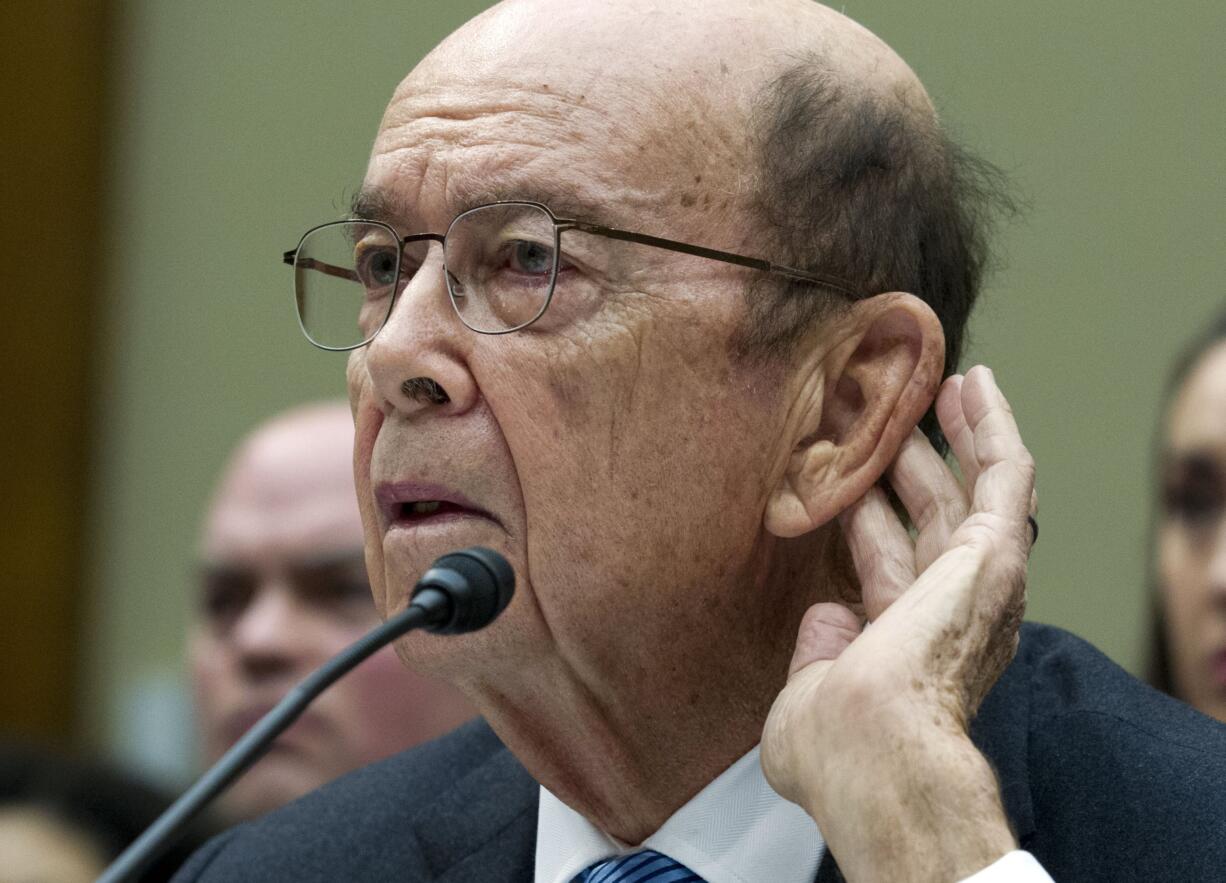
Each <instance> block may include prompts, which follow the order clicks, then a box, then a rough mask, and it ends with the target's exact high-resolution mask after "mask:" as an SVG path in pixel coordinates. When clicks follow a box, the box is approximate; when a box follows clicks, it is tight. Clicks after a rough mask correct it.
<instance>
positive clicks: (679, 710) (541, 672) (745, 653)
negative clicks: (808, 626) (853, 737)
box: [472, 541, 842, 844]
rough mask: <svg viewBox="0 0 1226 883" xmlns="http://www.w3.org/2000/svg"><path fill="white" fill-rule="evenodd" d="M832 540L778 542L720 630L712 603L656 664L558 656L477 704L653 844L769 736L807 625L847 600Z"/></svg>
mask: <svg viewBox="0 0 1226 883" xmlns="http://www.w3.org/2000/svg"><path fill="white" fill-rule="evenodd" d="M830 545H831V544H830V543H829V542H828V541H823V542H821V543H820V546H821V547H820V548H818V549H815V548H814V543H813V542H812V541H810V542H806V543H803V544H801V543H795V542H789V543H782V542H779V541H773V542H772V543H771V546H772V548H771V550H770V552H771V554H770V558H769V561H768V562H767V566H765V567H763V568H761V569H760V572H759V574H758V575H757V576H756V577H754V578H751V579H750V580H748V583H747V584H746V583H743V584H742V585H743V588H742V590H741V591H738V592H736V593H734V594H732V595H730V596H728V597H727V598H726V599H725V601H726V603H724V604H720V605H716V608H715V609H717V610H718V612H719V614H720V618H719V621H718V622H715V623H713V622H711V621H710V616H711V613H710V612H709V610H707V609H706V608H703V610H702V611H700V612H702V613H703V614H704V615H705V617H706V618H707V621H705V622H701V623H700V622H683V623H677V621H676V618H675V617H674V618H673V619H672V620H671V621H670V622H669V624H668V628H669V634H670V640H669V642H667V644H665V645H659V644H652V646H653V652H652V653H651V654H650V656H649V659H650V661H649V662H641V661H640V662H639V663H638V664H633V663H624V664H622V665H618V666H612V667H611V668H612V669H613V670H612V671H609V670H608V669H609V668H610V667H609V666H603V667H601V668H600V669H598V672H599V674H598V676H595V677H593V676H591V675H590V674H589V675H588V676H583V675H580V674H579V673H578V670H577V669H578V667H576V666H573V665H570V664H568V661H567V660H566V659H564V658H562V657H561V656H560V655H551V656H550V657H548V658H547V659H542V660H541V661H540V662H539V663H538V664H537V665H535V666H531V670H530V671H523V672H521V673H520V675H519V676H518V677H517V678H516V683H515V685H513V687H512V689H508V685H507V684H506V683H505V682H502V683H499V684H498V685H497V692H494V691H492V690H484V689H481V688H480V687H478V688H477V689H476V691H475V694H474V696H473V697H472V698H473V701H474V703H475V704H477V705H478V707H479V708H481V710H482V712H483V713H484V714H485V717H486V719H487V720H488V721H489V723H490V724H491V726H492V727H493V728H494V730H495V731H496V732H497V733H498V735H499V737H500V738H501V739H502V740H503V742H504V743H505V744H506V745H507V747H508V748H510V750H511V751H512V752H513V753H514V754H515V755H516V757H517V758H518V759H519V760H520V762H521V763H523V764H524V766H525V767H526V768H527V769H528V771H529V772H530V773H531V774H532V775H533V777H534V778H535V779H536V780H537V781H538V782H539V783H540V784H541V785H543V786H544V787H545V788H547V789H549V791H550V792H552V793H553V794H554V795H555V796H557V797H558V798H559V799H560V800H562V801H563V802H564V803H566V804H567V805H568V806H570V807H571V808H572V809H574V810H575V811H577V812H579V813H580V814H582V815H583V816H584V817H585V818H587V819H588V820H589V821H590V822H592V824H593V825H595V826H596V827H597V828H599V829H600V830H602V831H604V832H606V833H608V834H609V835H611V836H613V837H615V838H617V839H618V840H621V841H623V842H626V843H632V844H637V843H641V842H642V841H644V840H645V839H646V838H647V837H649V836H650V835H651V834H652V833H654V832H655V831H657V830H659V828H660V827H661V826H662V825H663V824H664V822H665V821H667V820H668V818H669V817H670V816H672V815H673V814H674V813H675V812H676V811H677V810H678V809H680V808H681V807H682V806H684V805H685V804H686V803H687V802H688V801H689V800H691V799H692V798H693V797H694V796H695V795H696V794H698V792H699V791H701V790H702V789H703V788H704V787H706V786H707V785H708V784H709V783H710V782H711V781H712V780H714V779H715V778H716V777H717V776H719V775H720V774H721V773H722V772H723V771H724V770H726V769H727V768H728V767H729V766H731V765H732V764H733V763H734V762H735V761H736V760H737V759H738V758H740V757H741V756H743V755H744V754H745V753H746V752H748V751H749V750H750V749H752V748H753V746H754V745H756V744H757V743H758V741H759V740H760V739H761V735H762V726H763V724H764V723H765V721H766V716H767V714H768V712H769V711H770V707H771V704H772V703H773V701H774V699H775V696H776V695H777V694H778V692H779V690H780V689H781V688H782V687H783V684H784V682H785V680H786V678H787V668H788V663H789V660H790V658H791V654H792V648H793V645H794V644H795V636H796V629H797V627H798V625H799V622H800V618H801V616H802V615H803V613H804V611H805V610H806V609H807V608H808V606H809V605H810V604H812V603H814V602H815V601H819V600H828V599H829V600H833V599H835V598H837V597H839V596H840V595H841V594H842V592H841V590H836V589H835V588H834V587H833V586H832V585H831V584H830V582H829V581H828V580H823V579H822V578H821V576H820V573H821V572H822V571H823V568H824V565H825V564H826V563H828V559H829V556H828V555H826V554H824V549H825V547H828V546H830ZM802 551H803V554H797V553H800V552H802ZM815 552H816V553H817V554H814V553H815ZM829 563H832V562H829ZM824 572H825V573H830V572H832V571H831V570H829V569H826V570H824ZM814 587H817V588H814ZM763 599H774V601H773V603H764V601H763ZM661 647H664V648H665V649H663V650H661V649H660V648H661ZM631 649H633V647H632V648H631ZM625 658H626V659H636V660H642V659H643V658H644V657H643V654H637V655H634V654H627V655H626V657H625ZM543 685H547V686H544V687H543ZM645 685H646V686H645Z"/></svg>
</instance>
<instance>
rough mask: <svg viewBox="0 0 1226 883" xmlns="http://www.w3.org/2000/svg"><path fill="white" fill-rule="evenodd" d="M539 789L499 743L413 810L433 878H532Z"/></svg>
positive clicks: (455, 881) (520, 882) (519, 881)
mask: <svg viewBox="0 0 1226 883" xmlns="http://www.w3.org/2000/svg"><path fill="white" fill-rule="evenodd" d="M490 735H491V737H492V738H494V737H493V734H492V733H491V734H490ZM539 794H540V791H539V786H538V785H537V784H536V782H535V781H534V780H533V779H532V777H531V776H530V775H528V772H527V770H525V769H524V768H523V767H522V766H521V765H520V764H519V761H517V760H516V759H515V758H514V756H513V755H512V754H511V752H509V751H507V749H506V748H504V747H503V746H502V744H501V743H497V748H496V749H495V750H494V751H493V753H492V754H491V755H489V756H488V757H487V758H486V759H485V760H484V761H479V762H478V765H477V766H475V767H473V769H472V770H470V771H469V772H468V773H467V774H465V775H464V776H462V777H461V778H460V779H458V780H457V781H456V782H455V784H453V785H452V786H451V787H450V788H448V789H446V790H445V791H443V792H441V793H440V794H438V795H437V797H436V798H435V799H434V800H432V801H430V802H429V803H427V804H425V805H423V806H422V808H421V810H420V811H419V812H418V813H416V814H415V815H414V819H413V825H412V827H413V832H412V833H413V834H414V835H416V838H417V843H418V846H419V847H420V851H421V855H422V858H423V860H424V863H425V865H426V868H427V869H428V871H429V872H430V875H431V879H434V880H437V881H439V883H444V881H447V883H460V881H470V880H471V881H477V880H480V881H489V883H531V880H532V875H533V867H534V859H533V854H534V852H535V849H536V808H537V800H538V797H539Z"/></svg>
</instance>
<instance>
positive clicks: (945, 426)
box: [937, 369, 979, 488]
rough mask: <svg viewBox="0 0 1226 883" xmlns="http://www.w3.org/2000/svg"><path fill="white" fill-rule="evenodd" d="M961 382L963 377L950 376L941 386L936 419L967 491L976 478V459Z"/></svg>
mask: <svg viewBox="0 0 1226 883" xmlns="http://www.w3.org/2000/svg"><path fill="white" fill-rule="evenodd" d="M971 370H974V369H971ZM964 381H965V378H964V377H963V376H962V375H961V374H953V375H951V376H950V377H948V378H946V380H945V382H944V383H943V384H941V391H940V392H939V393H938V394H937V420H938V421H939V422H940V424H941V431H942V432H943V433H945V438H946V440H947V441H948V442H949V447H950V449H951V450H953V452H954V457H956V458H957V460H958V468H959V469H960V470H961V471H962V480H963V482H965V483H966V486H967V487H968V488H970V487H974V486H975V479H977V478H978V477H979V460H978V458H977V457H976V456H975V439H974V434H973V433H972V432H971V428H970V426H969V425H968V424H967V422H966V415H965V414H964V413H963V411H962V384H963V382H964Z"/></svg>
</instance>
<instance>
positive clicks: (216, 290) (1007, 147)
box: [84, 0, 1226, 776]
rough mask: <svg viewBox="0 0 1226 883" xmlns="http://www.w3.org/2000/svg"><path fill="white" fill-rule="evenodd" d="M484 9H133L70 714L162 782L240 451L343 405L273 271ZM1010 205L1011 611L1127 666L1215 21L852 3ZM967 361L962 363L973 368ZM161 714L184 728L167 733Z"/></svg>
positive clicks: (995, 325) (1211, 100) (1212, 200)
mask: <svg viewBox="0 0 1226 883" xmlns="http://www.w3.org/2000/svg"><path fill="white" fill-rule="evenodd" d="M483 5H484V4H482V3H477V2H464V3H458V2H452V3H445V4H444V3H412V2H408V3H390V2H371V0H366V2H352V3H345V4H340V3H336V2H295V3H289V2H279V3H272V2H260V3H245V2H244V3H240V2H206V3H191V4H189V3H165V2H152V0H130V2H128V3H127V4H126V5H124V6H123V7H121V13H122V14H121V16H120V22H119V24H120V27H119V32H120V40H119V42H118V44H117V45H116V46H115V64H116V66H117V70H116V92H117V94H118V100H117V104H116V108H115V114H116V119H115V123H114V127H113V132H114V145H113V150H112V157H113V170H112V172H113V174H112V177H111V180H112V185H111V191H110V193H109V194H108V196H107V205H108V214H109V219H110V223H109V225H108V230H107V232H106V235H105V245H106V247H107V249H108V254H109V258H108V261H107V263H106V265H105V266H106V275H107V278H106V279H105V280H102V279H100V280H99V284H105V286H106V291H107V298H106V305H107V315H106V317H105V328H106V345H107V350H106V354H105V359H104V362H103V364H101V365H100V366H99V369H98V370H99V371H100V372H101V377H102V381H103V382H102V383H101V384H100V385H101V386H102V387H103V389H104V393H103V398H102V401H100V402H99V403H98V413H99V414H100V415H101V420H102V425H101V427H100V440H101V441H100V449H99V453H98V459H97V461H96V463H95V464H94V471H93V475H94V483H93V486H92V488H91V496H90V502H89V508H90V513H91V518H90V524H92V525H93V526H94V531H93V533H92V534H91V535H90V536H88V537H86V538H84V539H85V542H87V543H88V545H89V548H90V560H91V561H92V575H93V580H92V584H91V585H89V586H87V589H88V590H90V592H91V610H92V614H91V616H90V624H91V629H90V635H89V639H90V650H89V655H90V660H91V661H90V665H89V667H88V672H89V673H88V678H89V685H88V686H89V690H88V695H87V700H86V701H87V707H86V709H85V711H86V715H87V720H88V721H89V723H90V730H91V732H92V733H93V738H94V739H95V740H96V742H97V743H98V744H99V746H101V747H104V748H107V749H109V750H111V751H113V752H115V753H117V754H119V755H121V756H125V757H128V758H133V759H136V760H137V761H139V762H141V763H143V764H144V765H145V766H147V767H150V768H151V769H153V770H154V771H159V770H160V771H161V772H163V773H166V774H168V775H171V776H174V775H180V774H182V773H183V772H184V770H185V768H186V763H187V761H185V760H184V755H183V752H182V742H183V734H184V732H185V725H184V724H183V722H182V718H181V715H180V717H178V718H176V717H175V715H176V714H179V712H180V711H181V707H182V699H181V695H180V693H179V691H178V683H179V677H180V655H181V647H182V633H183V627H184V621H185V611H186V599H187V597H188V592H189V584H190V573H191V570H190V568H191V561H192V551H193V542H194V534H195V530H196V527H197V523H198V519H199V514H200V511H201V509H202V507H203V505H204V503H205V500H206V498H207V495H208V493H209V490H210V483H211V481H212V479H213V476H214V474H215V473H216V471H217V469H218V468H219V467H220V465H221V463H222V460H223V459H224V457H225V454H226V452H227V450H228V448H229V447H230V445H231V444H232V443H233V442H234V441H235V440H236V439H237V437H238V436H239V435H240V434H241V433H242V432H243V431H244V430H245V429H246V428H247V427H249V426H250V425H252V424H253V423H255V422H257V421H258V420H259V419H261V418H262V417H263V416H265V415H268V414H270V413H271V412H273V411H275V410H277V409H280V408H282V407H285V406H288V405H290V404H294V403H297V402H300V401H302V400H305V399H311V398H318V397H324V396H336V395H341V394H343V377H342V369H343V357H342V356H339V355H338V356H332V355H328V354H324V353H321V352H317V351H313V350H312V349H310V348H309V347H308V346H307V344H306V343H305V342H304V341H303V340H301V338H300V336H299V332H298V330H297V327H296V325H295V323H294V319H293V314H292V305H291V299H290V290H289V281H290V280H289V274H288V271H287V270H286V269H285V268H284V267H282V266H281V265H280V263H279V256H280V254H281V252H282V251H284V250H285V249H287V248H290V247H292V246H293V245H294V244H295V242H296V240H297V237H298V235H299V234H300V233H301V232H302V231H303V230H304V229H305V228H306V227H308V226H309V225H311V224H313V223H316V222H319V221H323V220H328V219H331V218H333V217H336V216H338V215H339V214H340V213H341V212H342V210H343V208H344V206H345V204H346V202H347V198H348V196H349V194H350V193H351V192H352V190H353V188H354V187H355V186H356V185H357V184H358V183H359V181H360V178H361V174H362V171H363V168H364V165H365V159H366V154H367V151H368V149H369V143H370V140H371V137H372V135H373V133H374V130H375V127H376V125H377V123H378V119H379V115H380V113H381V110H382V107H383V104H384V102H385V101H386V99H387V98H388V96H389V95H390V93H391V90H392V88H393V87H394V85H395V84H396V82H397V81H398V80H399V79H400V78H401V77H402V76H403V74H404V73H406V72H407V71H408V69H409V68H410V67H411V66H412V65H413V63H414V62H415V61H416V60H417V59H418V58H419V57H420V56H421V55H422V54H423V53H424V52H425V51H426V50H427V49H428V48H429V47H430V46H431V45H432V44H433V43H435V42H436V41H437V40H438V39H439V38H441V37H442V36H443V35H444V34H445V33H447V32H448V31H449V30H451V29H452V28H453V27H454V26H455V25H456V24H458V23H459V22H460V21H462V20H464V19H465V18H467V17H468V16H469V15H471V14H472V13H473V12H475V11H477V10H478V9H479V8H481V7H482V6H483ZM844 9H845V11H846V12H847V14H849V15H851V16H852V17H854V18H857V19H858V20H860V21H861V22H863V23H864V24H866V25H867V26H868V27H870V28H871V29H873V30H875V31H876V32H877V33H878V34H880V35H881V36H882V37H884V38H885V39H886V40H887V42H889V43H891V44H892V45H893V46H894V47H895V48H896V49H897V50H898V51H899V52H900V53H901V54H902V55H903V56H904V57H905V58H906V59H908V61H910V63H911V64H912V66H913V67H914V68H915V69H916V71H917V72H918V73H919V75H920V76H921V78H922V79H923V80H924V81H925V82H926V83H927V84H928V86H929V89H930V91H931V92H932V94H933V96H934V98H935V99H936V101H937V103H938V106H939V107H940V108H941V112H942V114H943V116H944V118H945V119H946V122H947V123H948V124H950V125H951V126H952V127H953V129H954V130H955V131H956V132H958V133H960V134H961V136H962V139H963V140H964V141H965V142H967V143H969V144H970V145H972V146H973V147H975V148H976V149H978V150H979V151H980V152H981V153H983V154H985V155H986V156H988V157H989V158H990V159H993V160H994V161H995V162H997V163H998V164H999V165H1001V166H1003V167H1004V168H1005V169H1006V170H1008V171H1009V172H1010V173H1011V175H1012V176H1013V179H1014V180H1015V182H1016V184H1017V187H1018V190H1019V192H1020V194H1021V195H1022V196H1023V197H1024V198H1025V199H1026V200H1027V201H1028V203H1029V208H1028V210H1027V212H1026V215H1025V217H1024V218H1023V220H1021V221H1020V222H1017V223H1014V224H1013V225H1011V226H1010V227H1008V228H1006V229H1005V230H1004V231H1003V232H1002V237H1001V242H1002V245H1003V253H1004V256H1005V258H1006V262H1007V263H1006V266H1005V267H1004V268H1003V270H1002V271H1001V272H1000V273H999V274H998V276H997V277H996V279H995V281H994V284H993V285H992V287H991V289H990V291H989V292H988V294H987V296H986V297H985V298H984V301H983V303H982V305H981V307H980V308H979V311H978V314H977V316H976V318H975V321H974V324H973V328H972V331H973V334H972V347H971V352H970V358H971V359H972V360H983V361H987V362H989V363H990V364H991V365H992V366H993V368H994V370H995V372H996V375H997V378H998V379H999V380H1000V382H1001V383H1002V385H1003V387H1004V389H1005V391H1006V392H1007V393H1008V394H1009V396H1010V398H1011V400H1012V402H1013V403H1014V406H1015V409H1016V411H1017V414H1018V417H1019V421H1020V423H1021V425H1022V428H1023V431H1024V434H1025V437H1026V439H1027V441H1028V443H1029V444H1030V445H1031V447H1032V450H1033V451H1034V453H1035V456H1036V458H1037V461H1038V465H1039V488H1040V496H1041V501H1042V502H1041V508H1042V513H1041V521H1042V525H1043V537H1042V541H1041V542H1040V544H1039V546H1038V547H1037V549H1036V552H1035V555H1034V559H1033V567H1032V576H1031V581H1030V597H1031V607H1030V615H1031V617H1032V618H1034V619H1039V620H1044V621H1048V622H1054V623H1058V624H1061V625H1064V626H1066V627H1069V628H1071V629H1073V630H1075V631H1077V632H1079V633H1081V634H1083V635H1085V636H1086V637H1088V638H1090V639H1091V640H1092V641H1094V642H1095V643H1096V644H1098V645H1099V646H1100V647H1102V648H1103V649H1104V650H1105V651H1107V652H1108V653H1109V654H1110V655H1112V656H1113V657H1114V658H1116V659H1117V660H1119V661H1120V662H1121V663H1122V664H1124V665H1126V666H1128V667H1130V668H1133V669H1134V670H1135V669H1136V668H1137V667H1138V665H1139V662H1140V659H1141V652H1140V635H1141V634H1142V617H1143V609H1144V599H1143V594H1144V588H1143V587H1144V584H1145V579H1144V574H1143V570H1144V545H1145V529H1144V526H1145V522H1146V517H1147V516H1146V509H1147V505H1148V461H1149V455H1150V452H1149V447H1150V439H1151V431H1152V426H1153V423H1154V420H1155V415H1156V413H1157V409H1158V403H1159V396H1160V389H1161V386H1162V383H1163V378H1164V376H1165V374H1166V370H1167V365H1168V364H1169V362H1170V361H1171V358H1172V357H1173V354H1174V353H1175V352H1176V351H1177V350H1178V348H1179V346H1180V344H1181V342H1182V341H1183V340H1185V339H1186V338H1187V337H1188V336H1189V335H1191V334H1193V333H1194V332H1195V330H1196V329H1197V328H1198V327H1199V326H1200V325H1201V324H1203V323H1204V322H1205V321H1206V320H1207V319H1208V318H1209V317H1210V316H1212V315H1213V314H1214V312H1215V311H1216V309H1217V308H1218V306H1219V304H1221V303H1222V301H1223V298H1222V296H1221V295H1222V289H1221V286H1220V285H1219V283H1218V281H1217V279H1218V275H1219V274H1220V272H1221V271H1222V260H1221V256H1220V254H1221V248H1220V246H1221V237H1222V230H1223V229H1224V225H1223V208H1222V207H1223V206H1224V205H1226V185H1224V184H1223V182H1224V181H1226V174H1224V172H1226V169H1224V168H1223V150H1222V144H1223V143H1224V141H1226V138H1224V137H1223V136H1224V135H1226V131H1224V125H1226V116H1224V115H1223V113H1222V105H1221V84H1222V82H1223V81H1224V80H1226V77H1224V74H1226V66H1224V63H1223V60H1222V58H1223V54H1222V53H1221V52H1220V51H1219V47H1218V46H1217V45H1216V41H1217V38H1218V37H1220V35H1221V34H1222V33H1224V32H1226V28H1224V27H1223V26H1224V25H1226V13H1224V12H1223V7H1222V5H1221V4H1218V3H1213V2H1209V0H1196V2H1185V3H1182V4H1178V5H1177V6H1176V7H1172V6H1166V7H1161V6H1154V5H1152V4H1142V3H1111V4H1106V3H1060V4H1057V3H1053V2H1046V0H1040V2H1034V0H1032V2H1028V3H1024V4H1023V3H1016V2H1008V3H1006V2H997V0H992V2H982V0H981V2H960V3H949V2H946V3H940V4H936V3H915V2H897V0H891V2H885V0H880V2H873V0H861V2H853V3H848V4H847V5H846V6H845V7H844ZM967 364H970V362H969V361H968V362H967ZM176 720H177V721H178V723H175V721H176Z"/></svg>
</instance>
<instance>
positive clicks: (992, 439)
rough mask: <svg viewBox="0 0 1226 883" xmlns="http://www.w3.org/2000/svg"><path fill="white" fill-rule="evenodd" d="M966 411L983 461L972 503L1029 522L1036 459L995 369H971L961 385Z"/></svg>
mask: <svg viewBox="0 0 1226 883" xmlns="http://www.w3.org/2000/svg"><path fill="white" fill-rule="evenodd" d="M962 411H963V414H964V415H965V417H966V422H967V425H968V427H969V428H970V430H971V435H972V438H973V442H974V448H975V458H976V459H977V460H978V462H979V475H978V476H977V478H976V480H975V484H974V486H973V490H972V504H973V508H974V509H975V511H978V512H990V513H994V514H997V515H1001V516H1004V517H1007V518H1010V519H1013V520H1016V521H1017V522H1018V523H1021V522H1024V521H1025V519H1026V516H1027V515H1028V514H1029V513H1030V506H1031V503H1032V502H1034V501H1035V498H1034V460H1033V458H1032V457H1031V456H1030V452H1029V451H1028V450H1027V449H1026V446H1025V444H1023V443H1022V436H1021V433H1020V432H1019V431H1018V428H1017V422H1016V421H1015V420H1014V418H1013V411H1012V409H1011V408H1010V407H1009V402H1008V400H1007V399H1005V396H1004V393H1002V392H1001V391H1000V388H999V387H998V386H997V385H996V381H995V379H994V378H993V376H992V372H991V371H989V370H988V369H986V368H982V369H980V368H973V369H971V371H969V372H968V373H967V376H966V379H965V381H964V382H963V384H962Z"/></svg>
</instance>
